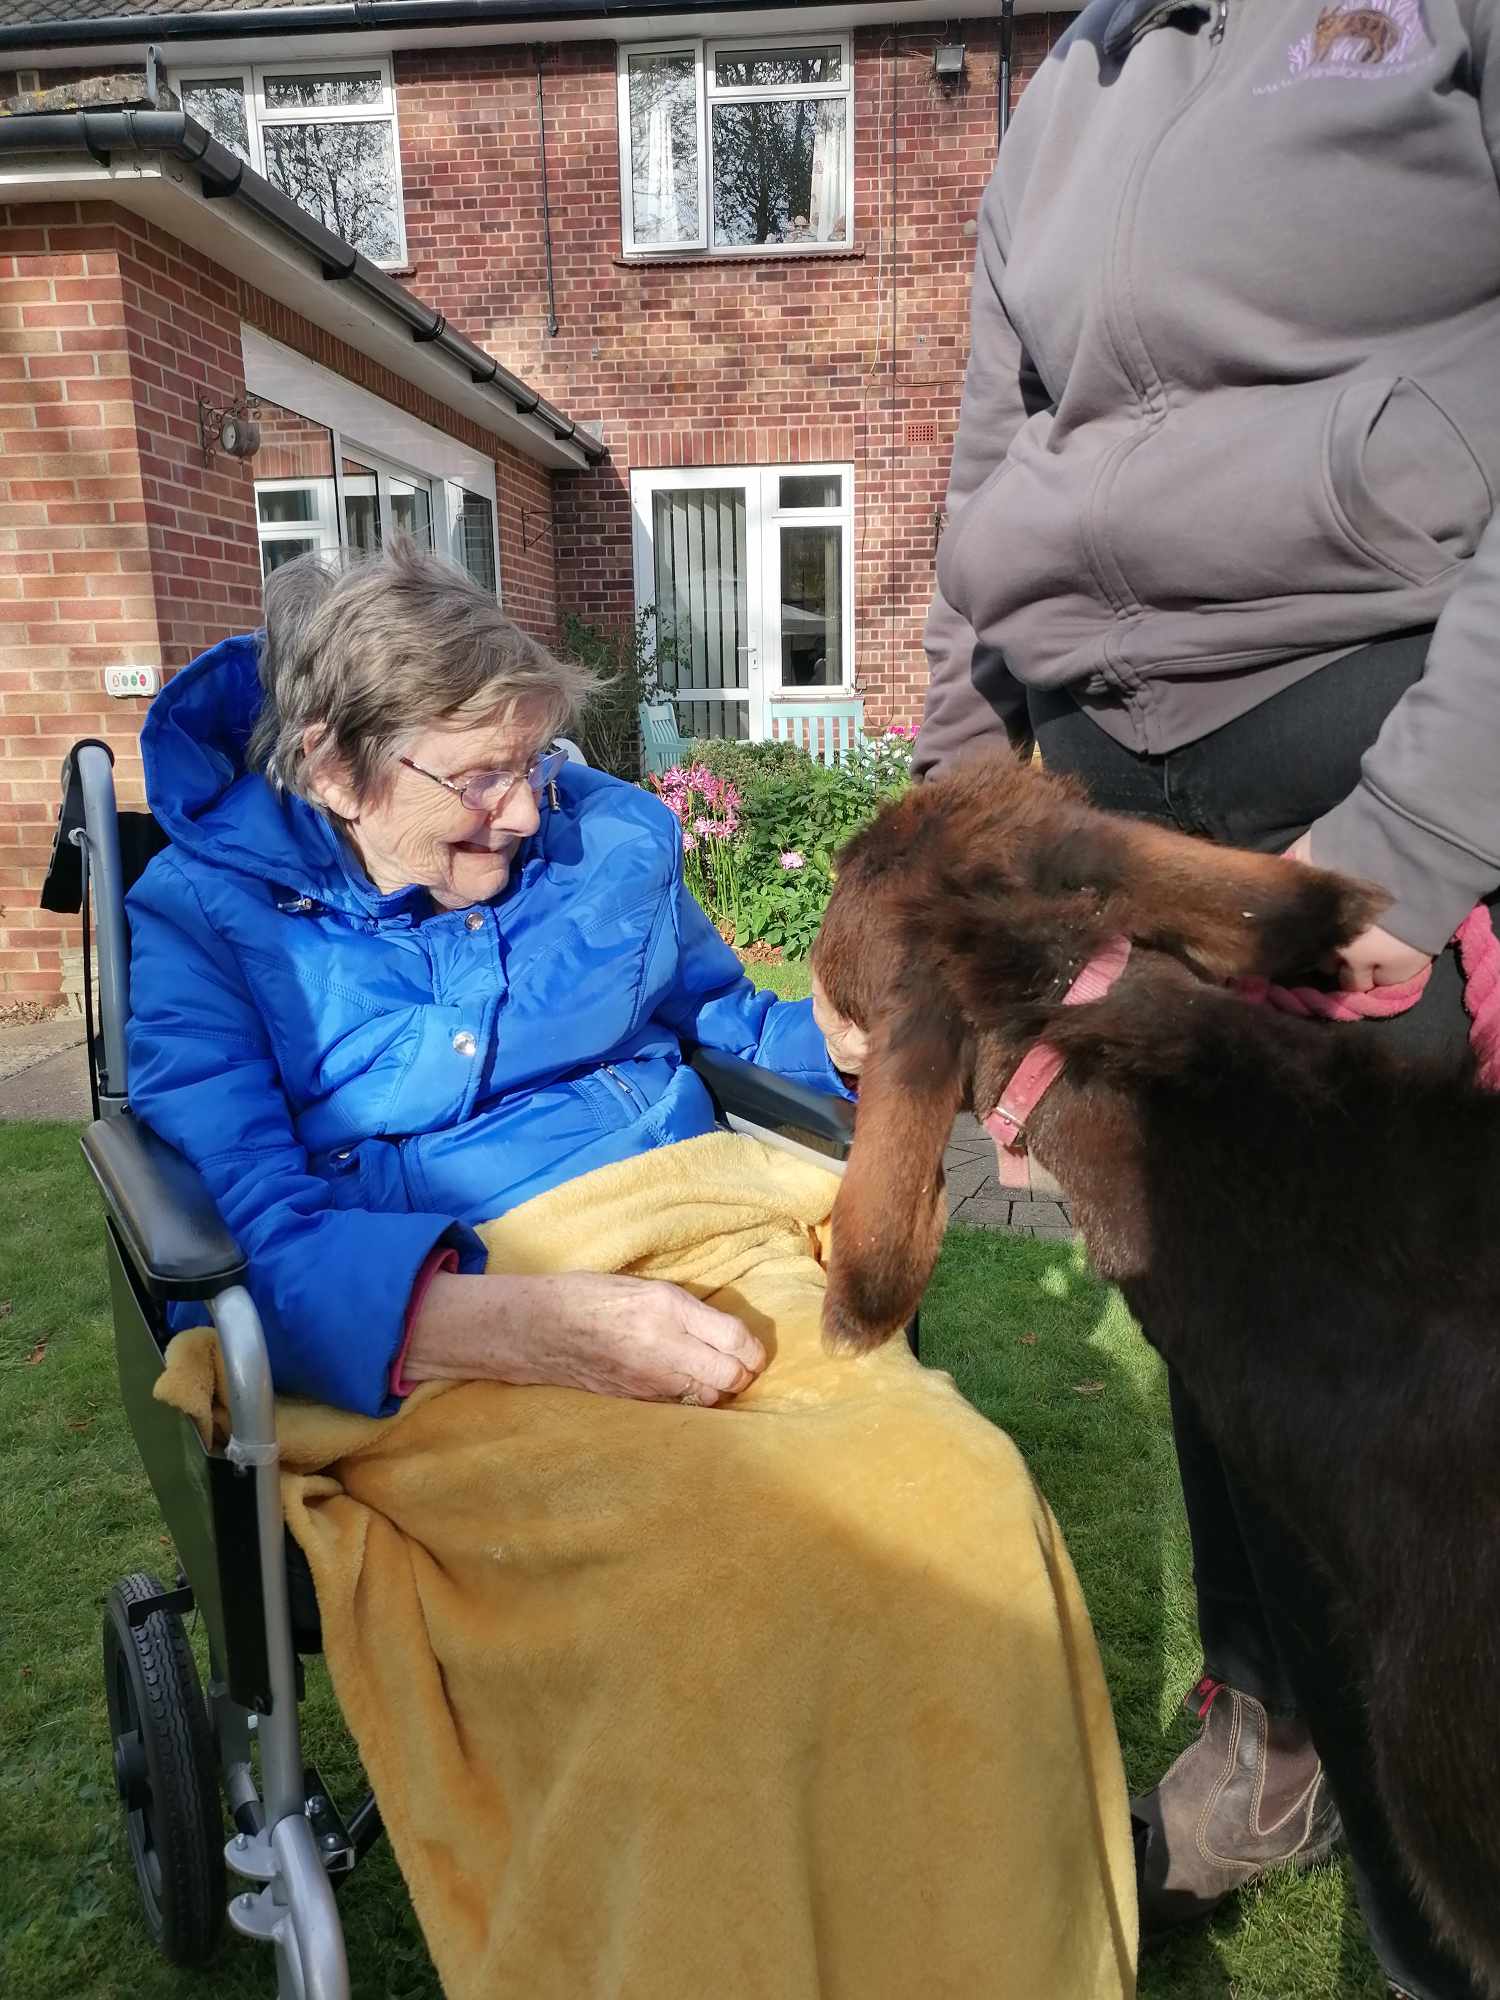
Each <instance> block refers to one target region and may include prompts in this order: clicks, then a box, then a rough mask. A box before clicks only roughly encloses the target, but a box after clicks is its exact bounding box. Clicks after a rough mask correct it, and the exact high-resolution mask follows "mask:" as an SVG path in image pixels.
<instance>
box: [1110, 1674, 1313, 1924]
mask: <svg viewBox="0 0 1500 2000" xmlns="http://www.w3.org/2000/svg"><path fill="white" fill-rule="evenodd" d="M1184 1705H1185V1706H1186V1707H1187V1708H1188V1709H1189V1710H1191V1711H1193V1712H1195V1713H1196V1714H1197V1715H1198V1716H1199V1718H1200V1719H1201V1721H1202V1723H1203V1728H1202V1730H1201V1732H1200V1734H1199V1736H1198V1740H1197V1742H1196V1743H1192V1744H1190V1745H1189V1746H1188V1748H1187V1749H1186V1750H1184V1751H1183V1753H1182V1755H1181V1756H1180V1757H1179V1758H1178V1759H1177V1761H1176V1762H1175V1763H1174V1764H1173V1766H1172V1768H1171V1769H1170V1770H1169V1771H1168V1772H1167V1774H1166V1776H1165V1777H1164V1778H1163V1779H1162V1781H1161V1783H1160V1784H1159V1785H1157V1786H1156V1788H1155V1790H1154V1791H1150V1792H1146V1793H1145V1794H1143V1795H1142V1796H1141V1797H1140V1798H1136V1799H1132V1800H1131V1802H1130V1812H1131V1819H1132V1821H1133V1823H1134V1831H1135V1858H1136V1878H1137V1883H1138V1887H1139V1893H1140V1907H1141V1944H1142V1947H1143V1948H1144V1947H1146V1946H1149V1945H1152V1944H1155V1943H1157V1942H1158V1941H1159V1940H1160V1939H1161V1938H1163V1937H1166V1936H1168V1935H1169V1934H1170V1933H1171V1932H1172V1931H1175V1930H1180V1929H1181V1928H1182V1926H1183V1925H1184V1924H1191V1923H1196V1922H1198V1920H1199V1919H1200V1918H1203V1917H1206V1916H1208V1915H1209V1914H1210V1913H1211V1912H1212V1911H1213V1910H1215V1909H1217V1908H1218V1906H1219V1904H1220V1903H1222V1902H1223V1900H1224V1898H1225V1897H1226V1896H1229V1895H1232V1894H1233V1893H1234V1891H1235V1890H1236V1889H1242V1888H1243V1887H1244V1885H1245V1884H1246V1883H1247V1882H1253V1881H1254V1880H1255V1879H1256V1877H1257V1876H1260V1875H1264V1874H1266V1873H1268V1872H1269V1871H1270V1870H1271V1869H1273V1868H1311V1867H1313V1866H1315V1865H1316V1863H1318V1862H1320V1861H1324V1860H1326V1859H1327V1857H1328V1856H1329V1855H1330V1854H1331V1853H1332V1852H1333V1849H1334V1848H1335V1846H1336V1845H1337V1844H1338V1841H1339V1839H1340V1838H1341V1834H1342V1829H1341V1827H1340V1825H1339V1816H1338V1810H1337V1808H1336V1807H1335V1805H1334V1803H1333V1797H1332V1794H1331V1793H1330V1791H1329V1789H1328V1780H1327V1778H1326V1776H1325V1775H1324V1771H1323V1766H1322V1764H1321V1763H1320V1761H1319V1759H1318V1753H1317V1751H1316V1750H1315V1749H1314V1748H1313V1745H1312V1739H1311V1737H1310V1736H1309V1735H1308V1733H1307V1729H1306V1726H1305V1725H1304V1724H1303V1723H1301V1722H1299V1721H1290V1722H1284V1721H1281V1720H1280V1719H1278V1718H1275V1717H1272V1716H1268V1715H1267V1713H1266V1711H1265V1709H1264V1708H1263V1707H1262V1705H1261V1704H1260V1703H1259V1702H1258V1701H1257V1700H1255V1698H1254V1696H1253V1695H1248V1694H1240V1693H1239V1692H1238V1691H1237V1690H1236V1689H1234V1688H1232V1687H1227V1686H1226V1685H1225V1684H1224V1682H1223V1681H1218V1680H1215V1679H1214V1678H1213V1677H1212V1676H1211V1675H1209V1674H1204V1675H1203V1677H1202V1679H1201V1680H1199V1682H1198V1683H1197V1685H1196V1686H1195V1687H1194V1689H1193V1691H1192V1693H1191V1694H1190V1695H1189V1696H1188V1697H1187V1701H1186V1703H1185V1704H1184Z"/></svg>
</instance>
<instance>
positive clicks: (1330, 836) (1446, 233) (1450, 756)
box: [917, 0, 1500, 951]
mask: <svg viewBox="0 0 1500 2000" xmlns="http://www.w3.org/2000/svg"><path fill="white" fill-rule="evenodd" d="M1492 42H1493V43H1495V44H1496V46H1495V47H1494V48H1493V49H1492V48H1491V43H1492ZM1497 171H1500V0H1208V4H1206V5H1194V4H1191V0H1190V4H1187V5H1184V6H1174V5H1173V4H1171V0H1168V4H1159V0H1158V4H1149V0H1093V4H1091V5H1090V6H1088V7H1086V8H1085V10H1084V12H1083V13H1082V14H1081V15H1080V16H1079V18H1078V19H1077V20H1076V21H1075V22H1074V24H1073V25H1072V27H1071V28H1070V29H1069V31H1068V33H1067V35H1066V36H1065V37H1064V39H1063V40H1062V42H1060V43H1059V45H1058V47H1057V48H1056V49H1055V50H1054V52H1053V55H1052V57H1051V58H1050V59H1049V60H1048V61H1047V62H1046V63H1045V64H1044V65H1043V68H1042V70H1041V72H1040V74H1039V75H1038V76H1037V78H1036V79H1035V81H1034V82H1033V83H1032V84H1031V85H1030V86H1029V88H1028V89H1027V91H1026V95H1025V99H1024V102H1023V103H1022V105H1021V107H1020V109H1019V111H1018V112H1017V115H1016V119H1015V122H1014V124H1013V125H1012V127H1011V130H1010V132H1009V134H1008V136H1007V138H1006V141H1005V145H1004V147H1003V149H1002V154H1001V159H1000V164H999V166H998V167H997V169H996V172H995V176H994V178H993V180H992V181H991V183H990V187H989V190H988V192H987V193H986V195H985V198H984V204H983V208H982V210H981V217H980V227H979V256H978V263H977V267H976V270H975V275H974V299H973V336H972V346H971V350H970V358H969V369H968V376H967V379H966V382H965V387H964V399H963V407H962V412H961V415H960V419H959V427H958V437H957V441H956V445H955V449H954V455H953V468H952V476H951V484H950V488H949V495H948V524H947V528H946V530H945V532H944V535H943V538H942V543H941V546H940V549H939V553H938V585H939V588H938V595H937V600H936V602H935V604H934V606H933V609H932V613H931V616H930V618H929V621H928V629H927V648H928V655H929V659H930V662H931V668H932V682H931V687H930V689H929V693H928V699H927V709H926V716H925V719H924V722H923V725H922V731H921V736H920V739H919V742H918V749H917V769H918V770H919V771H920V772H928V771H934V770H938V769H941V768H942V767H943V766H944V765H945V764H946V763H948V762H949V761H950V760H951V759H952V758H954V757H955V756H957V755H958V754H960V753H961V752H962V751H963V750H965V749H966V748H967V747H969V746H970V745H971V744H973V743H975V742H977V741H980V740H982V739H989V740H993V738H994V736H995V735H996V734H997V733H998V732H1001V731H1002V730H1004V731H1008V732H1009V734H1010V735H1011V738H1012V740H1013V741H1016V742H1018V743H1019V742H1023V741H1024V740H1025V736H1026V721H1025V689H1026V687H1037V688H1058V687H1066V688H1068V689H1069V690H1071V692H1072V693H1073V694H1074V695H1075V696H1076V698H1077V699H1078V700H1079V702H1080V703H1081V704H1082V705H1083V706H1084V708H1086V709H1087V710H1088V712H1089V713H1090V714H1091V715H1092V716H1093V718H1094V719H1095V721H1097V722H1098V723H1099V724H1100V725H1101V726H1102V727H1103V728H1105V729H1107V730H1108V731H1109V732H1110V734H1111V735H1112V736H1115V737H1117V738H1118V739H1119V740H1120V741H1122V742H1124V743H1126V744H1128V745H1129V746H1131V747H1132V748H1133V749H1136V750H1140V751H1151V752H1159V751H1165V750H1170V749H1173V748H1176V747H1177V746H1179V745H1181V744H1184V743H1188V742H1192V741H1193V740H1194V739H1195V738H1197V737H1199V736H1202V735H1204V734H1205V733H1206V732H1207V731H1209V730H1211V729H1215V728H1217V727H1219V726H1220V725H1221V724H1222V723H1225V722H1227V721H1230V720H1231V719H1232V718H1233V717H1234V716H1236V715H1239V714H1242V713H1244V712H1245V711H1246V710H1248V709H1250V708H1253V707H1254V706H1255V705H1256V704H1257V703H1258V702H1261V701H1263V700H1265V698H1266V697H1267V696H1268V695H1271V694H1274V693H1276V692H1277V691H1278V690H1279V689H1280V688H1283V687H1285V686H1287V685H1289V684H1290V683H1291V682H1292V681H1294V680H1296V679H1298V678H1299V677H1300V676H1302V675H1303V674H1306V673H1308V672H1311V671H1314V670H1316V668H1318V667H1320V666H1322V665H1324V664H1326V663H1327V662H1328V661H1329V660H1331V659H1334V658H1337V657H1338V656H1339V655H1340V654H1342V653H1348V652H1350V651H1351V650H1352V649H1353V648H1355V647H1356V646H1358V645H1360V644H1361V643H1363V642H1365V641H1367V640H1371V639H1376V638H1382V637H1385V636H1387V635H1389V634H1391V633H1394V632H1398V631H1403V630H1411V629H1415V628H1420V627H1424V626H1428V625H1432V624H1434V623H1435V624H1436V632H1435V635H1434V638H1433V641H1432V647H1431V651H1430V654H1429V657H1428V664H1427V670H1426V673H1425V675H1424V677H1423V679H1422V680H1421V681H1420V682H1419V683H1418V684H1417V685H1416V686H1415V687H1413V688H1412V689H1411V690H1410V692H1409V693H1408V694H1407V695H1406V696H1405V697H1404V699H1403V700H1402V701H1401V702H1400V703H1399V704H1398V706H1397V707H1396V709H1395V710H1394V711H1393V713H1392V714H1391V716H1390V717H1389V719H1388V721H1387V722H1386V725H1385V727H1384V729H1383V730H1382V731H1381V734H1380V737H1379V740H1378V741H1377V742H1376V743H1375V745H1374V746H1373V747H1372V749H1371V750H1370V751H1369V753H1368V755H1367V757H1366V758H1365V762H1364V769H1363V777H1362V780H1361V783H1360V785H1359V788H1358V789H1357V790H1356V791H1355V792H1354V793H1353V794H1352V795H1351V796H1350V797H1349V798H1347V799H1345V800H1344V801H1342V802H1341V803H1340V804H1339V805H1338V806H1336V807H1335V808H1334V809H1333V810H1332V811H1331V812H1330V813H1328V814H1327V815H1326V816H1325V817H1324V818H1323V819H1322V820H1320V821H1319V822H1318V823H1317V825H1316V826H1315V827H1314V829H1313V834H1312V846H1313V851H1314V854H1315V855H1316V858H1317V859H1318V860H1319V861H1320V862H1324V863H1327V864H1328V865H1330V866H1333V867H1338V868H1344V869H1347V870H1348V871H1350V872H1351V873H1353V874H1356V875H1362V876H1367V877H1369V878H1370V879H1372V880H1374V881H1376V882H1380V883H1382V884H1384V885H1385V887H1387V888H1388V889H1390V890H1391V891H1392V892H1393V893H1394V895H1395V897H1396V902H1395V904H1394V905H1393V908H1392V910H1391V911H1390V913H1389V914H1388V916H1387V917H1386V919H1385V922H1386V924H1387V926H1388V927H1389V928H1390V929H1391V930H1393V931H1394V932H1395V934H1396V935H1397V936H1399V937H1401V938H1403V939H1404V940H1406V941H1407V942H1408V943H1410V944H1414V945H1416V946H1418V947H1420V948H1421V949H1424V950H1428V951H1432V950H1436V949H1438V948H1440V947H1441V945H1442V944H1443V943H1444V941H1445V940H1446V939H1447V937H1448V936H1449V934H1450V933H1451V932H1452V930H1453V929H1454V927H1455V925H1456V924H1457V923H1458V922H1459V920H1460V919H1461V918H1462V917H1463V916H1464V915H1465V914H1466V912H1467V911H1468V910H1469V909H1470V907H1471V906H1472V905H1473V904H1474V902H1475V901H1476V900H1477V899H1478V898H1479V897H1481V896H1483V895H1485V894H1487V893H1489V892H1490V891H1492V890H1493V889H1494V888H1495V887H1496V885H1497V884H1500V518H1497V519H1493V520H1492V515H1493V514H1494V508H1495V496H1496V494H1497V492H1500V187H1497V179H1496V175H1497Z"/></svg>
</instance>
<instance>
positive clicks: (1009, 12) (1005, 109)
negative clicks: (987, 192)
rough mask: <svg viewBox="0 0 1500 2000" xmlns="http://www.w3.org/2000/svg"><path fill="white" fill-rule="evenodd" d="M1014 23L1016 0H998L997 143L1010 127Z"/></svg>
mask: <svg viewBox="0 0 1500 2000" xmlns="http://www.w3.org/2000/svg"><path fill="white" fill-rule="evenodd" d="M1015 23H1016V0H1000V97H999V102H998V104H997V105H996V107H995V108H996V112H997V120H996V122H997V125H998V128H999V129H998V130H997V131H996V134H995V143H996V145H998V144H999V143H1000V141H1001V140H1002V139H1003V138H1004V137H1005V134H1006V132H1007V131H1008V130H1009V129H1010V48H1011V37H1012V33H1013V31H1014V28H1015Z"/></svg>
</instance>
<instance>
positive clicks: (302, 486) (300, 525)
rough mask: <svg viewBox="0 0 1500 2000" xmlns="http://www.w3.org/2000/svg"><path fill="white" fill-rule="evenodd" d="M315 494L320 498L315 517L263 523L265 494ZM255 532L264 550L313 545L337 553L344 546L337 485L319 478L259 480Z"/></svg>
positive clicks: (314, 506)
mask: <svg viewBox="0 0 1500 2000" xmlns="http://www.w3.org/2000/svg"><path fill="white" fill-rule="evenodd" d="M309 491H310V492H312V493H313V494H314V495H315V496H316V498H315V501H314V505H313V513H312V517H311V519H309V520H306V521H263V520H262V519H261V517H260V496H261V494H262V493H305V492H309ZM255 530H256V534H257V535H258V537H259V539H260V546H261V547H262V548H265V547H266V545H267V544H268V543H271V542H311V543H312V544H313V545H314V547H315V548H317V549H320V550H324V549H329V550H331V549H337V548H338V547H339V543H340V536H339V519H338V499H337V482H336V481H329V480H325V479H324V478H323V477H322V476H321V475H318V474H306V473H304V474H303V475H302V476H301V477H300V478H295V477H294V478H291V479H257V480H256V482H255Z"/></svg>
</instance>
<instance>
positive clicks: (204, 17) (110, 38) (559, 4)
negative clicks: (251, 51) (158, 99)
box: [0, 0, 844, 54]
mask: <svg viewBox="0 0 1500 2000" xmlns="http://www.w3.org/2000/svg"><path fill="white" fill-rule="evenodd" d="M768 4H772V0H712V4H711V5H709V4H705V0H521V4H520V5H517V4H516V0H325V4H322V5H313V6H307V7H246V8H242V9H241V8H228V9H224V10H216V11H215V12H213V13H190V12H183V13H172V14H116V15H109V16H105V17H103V18H101V19H98V20H93V21H31V22H22V23H12V24H8V25H6V26H4V27H0V54H3V53H5V52H6V51H7V50H10V49H25V50H28V51H30V50H33V49H35V48H37V47H38V46H39V45H40V44H42V43H45V45H46V46H47V48H48V49H49V50H52V49H65V48H72V49H84V48H94V47H99V46H103V45H106V44H113V43H118V42H143V41H152V42H180V41H226V40H230V39H234V38H236V37H249V36H255V35H280V36H285V35H312V34H327V33H329V32H330V31H332V30H338V29H341V28H347V29H364V30H367V29H381V28H413V27H429V28H446V27H477V26H481V25H484V24H486V23H494V24H495V25H497V26H511V27H526V26H529V25H534V26H536V27H538V28H544V27H546V26H547V25H549V24H556V23H558V22H562V21H590V20H597V21H598V22H599V24H600V27H601V29H608V27H609V25H610V23H612V22H614V21H630V20H634V19H639V18H642V17H650V16H652V15H662V14H684V15H690V14H703V13H709V12H713V13H720V14H750V13H764V12H765V11H766V9H767V6H768ZM797 4H798V5H799V6H800V7H801V8H802V9H803V10H805V11H806V12H809V13H811V12H814V11H817V10H819V9H829V8H833V7H836V6H841V5H843V4H844V0H797Z"/></svg>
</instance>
